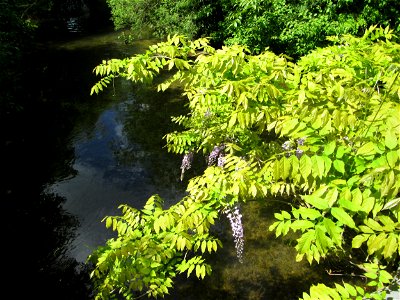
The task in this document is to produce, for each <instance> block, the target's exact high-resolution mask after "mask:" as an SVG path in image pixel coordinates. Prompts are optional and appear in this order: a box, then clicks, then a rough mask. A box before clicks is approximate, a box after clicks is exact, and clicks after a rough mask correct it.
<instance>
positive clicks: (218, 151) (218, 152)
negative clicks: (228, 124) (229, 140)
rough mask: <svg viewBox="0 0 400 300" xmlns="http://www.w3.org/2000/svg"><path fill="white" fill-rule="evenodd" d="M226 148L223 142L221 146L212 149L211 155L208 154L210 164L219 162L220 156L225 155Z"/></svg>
mask: <svg viewBox="0 0 400 300" xmlns="http://www.w3.org/2000/svg"><path fill="white" fill-rule="evenodd" d="M224 149H225V145H224V144H222V145H220V146H214V149H213V150H212V151H211V153H210V155H209V156H208V160H207V163H208V165H209V166H212V165H215V164H218V163H219V157H220V156H225V153H224ZM221 162H222V160H221Z"/></svg>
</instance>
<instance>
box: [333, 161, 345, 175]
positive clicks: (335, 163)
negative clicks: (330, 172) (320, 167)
mask: <svg viewBox="0 0 400 300" xmlns="http://www.w3.org/2000/svg"><path fill="white" fill-rule="evenodd" d="M333 167H334V168H335V169H336V171H338V172H340V173H342V174H344V172H345V170H344V162H343V161H341V160H337V159H335V160H334V161H333Z"/></svg>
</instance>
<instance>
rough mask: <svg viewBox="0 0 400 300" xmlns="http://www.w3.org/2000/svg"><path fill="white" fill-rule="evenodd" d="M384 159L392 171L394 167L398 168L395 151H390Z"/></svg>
mask: <svg viewBox="0 0 400 300" xmlns="http://www.w3.org/2000/svg"><path fill="white" fill-rule="evenodd" d="M386 159H387V161H388V164H389V167H390V168H392V169H394V168H395V167H396V166H398V165H397V164H396V163H397V161H398V159H399V157H398V155H397V151H390V152H388V153H387V154H386Z"/></svg>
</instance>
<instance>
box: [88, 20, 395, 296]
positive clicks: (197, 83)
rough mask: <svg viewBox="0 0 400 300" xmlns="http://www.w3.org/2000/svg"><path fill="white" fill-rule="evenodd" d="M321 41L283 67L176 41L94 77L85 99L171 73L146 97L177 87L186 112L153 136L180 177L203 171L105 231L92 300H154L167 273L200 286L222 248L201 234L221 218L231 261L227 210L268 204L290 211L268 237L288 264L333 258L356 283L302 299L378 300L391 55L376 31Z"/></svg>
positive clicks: (234, 219)
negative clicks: (345, 263) (176, 162)
mask: <svg viewBox="0 0 400 300" xmlns="http://www.w3.org/2000/svg"><path fill="white" fill-rule="evenodd" d="M329 41H330V42H331V43H332V44H333V45H331V46H326V47H323V48H317V49H315V50H314V51H312V52H311V53H309V54H307V55H305V56H302V57H301V58H300V59H299V60H298V61H297V62H296V63H295V62H293V61H292V60H291V59H289V58H288V57H287V56H285V55H276V54H274V53H273V52H270V51H262V52H261V53H260V54H257V55H255V54H252V53H251V51H249V50H248V49H247V47H245V46H239V45H232V46H224V47H222V48H221V49H215V48H213V47H211V46H210V45H209V41H208V40H207V39H206V38H201V39H197V40H194V41H191V40H188V39H186V38H184V37H182V36H178V35H175V36H172V37H169V38H168V39H167V40H166V41H165V42H160V43H158V44H156V45H153V46H151V47H150V48H149V49H148V50H147V51H146V52H145V53H144V54H139V55H135V56H132V57H128V58H125V59H111V60H107V61H103V63H102V64H100V65H98V66H97V67H96V68H95V73H96V74H97V75H99V76H101V77H102V78H101V79H100V81H99V82H98V83H97V84H95V85H94V86H93V88H92V93H98V92H100V91H101V90H102V89H103V88H104V87H105V86H107V85H108V84H109V83H110V82H111V81H113V80H115V79H116V78H117V77H122V78H124V79H126V80H130V81H133V82H151V81H152V80H153V79H154V78H155V77H156V76H157V75H159V74H160V73H162V72H168V71H169V72H172V74H171V76H170V77H169V78H168V79H166V80H164V81H162V82H161V83H160V84H158V90H159V91H160V92H162V91H165V90H166V89H168V88H169V87H170V86H171V84H172V83H179V85H180V86H181V88H182V95H183V96H184V97H185V98H186V99H187V105H188V108H189V113H188V114H186V115H182V116H178V117H173V118H172V120H173V121H174V122H176V123H178V124H180V125H181V126H182V130H181V131H176V132H171V133H169V134H167V135H166V136H165V140H166V142H167V147H168V150H169V151H171V152H173V153H177V154H181V155H183V160H182V166H181V169H182V173H183V175H184V172H185V171H186V170H187V169H188V168H190V166H191V161H192V158H193V156H196V155H200V156H205V157H206V158H207V161H208V166H207V168H206V169H205V170H204V172H203V174H202V175H200V176H196V177H193V178H191V179H190V180H189V183H188V186H187V195H186V196H185V197H184V198H183V199H182V200H181V201H179V202H178V203H176V204H175V205H172V206H170V207H169V208H164V207H163V199H161V198H160V197H159V196H158V195H154V196H153V197H151V198H150V199H149V200H148V202H147V203H146V205H145V206H144V208H142V209H139V208H133V207H129V206H127V205H123V206H121V207H120V208H121V211H122V214H121V215H120V216H108V217H106V218H105V219H104V221H105V223H106V226H107V227H108V228H112V229H113V230H114V231H116V233H117V237H116V238H113V239H110V240H109V241H108V242H107V244H106V245H105V246H102V247H99V248H98V249H97V250H96V251H95V252H94V253H93V254H92V255H91V256H90V261H91V262H92V263H93V264H94V266H95V268H94V270H93V272H92V274H91V276H92V278H93V280H94V282H95V284H96V288H97V290H96V291H97V298H98V299H108V298H112V297H114V296H117V295H123V296H124V297H125V298H126V299H134V298H135V297H137V296H139V295H141V294H143V293H144V294H147V295H148V296H149V297H152V296H153V297H157V296H163V295H165V294H167V293H168V291H169V290H170V289H171V288H172V286H173V280H174V278H175V277H176V276H177V275H178V274H181V273H186V274H187V276H190V275H191V274H194V275H195V276H197V277H198V278H204V277H205V276H206V275H207V274H210V272H211V271H212V266H211V265H210V264H208V263H207V260H206V253H212V252H214V251H217V250H218V248H219V247H221V241H220V240H219V239H218V238H216V237H215V236H213V235H212V234H211V232H210V228H211V227H212V226H213V224H214V222H215V220H216V219H217V218H218V217H219V216H220V215H222V214H225V215H227V216H228V217H229V218H230V220H231V224H232V229H233V230H234V233H235V239H236V240H235V241H236V246H237V254H238V258H239V259H242V258H243V257H242V254H243V253H242V248H241V247H242V242H243V241H242V239H243V235H242V232H241V231H240V226H241V223H240V215H239V214H238V212H237V205H238V203H245V202H247V201H250V200H255V201H262V202H263V201H271V200H272V199H274V198H275V197H283V198H284V199H285V201H286V202H287V203H288V204H289V207H290V209H287V210H282V211H277V212H275V218H276V222H275V223H274V224H273V225H271V227H270V228H269V230H271V231H274V232H275V233H276V236H277V237H279V236H284V235H286V234H287V233H288V232H289V231H295V232H298V234H299V237H298V239H297V241H296V245H295V249H296V251H297V257H296V260H297V261H301V260H303V259H306V260H307V261H308V262H309V263H310V264H313V263H320V262H321V261H323V260H324V259H326V258H327V257H329V256H330V255H335V254H341V255H344V256H345V257H347V258H348V260H349V261H351V262H352V263H353V264H354V265H356V266H357V267H358V268H359V273H360V275H362V276H364V277H365V278H366V279H367V280H368V283H367V284H366V285H363V286H357V285H354V284H350V283H347V282H343V283H339V282H336V283H334V284H333V283H332V285H331V286H327V285H324V284H315V285H312V286H311V287H310V290H309V291H308V292H304V293H303V296H302V299H361V298H363V297H364V298H368V297H372V298H374V299H384V297H385V292H384V290H385V287H386V286H387V285H388V284H389V283H391V282H392V280H393V278H394V277H395V275H396V271H397V272H399V271H398V269H397V268H398V265H399V254H400V246H399V245H400V198H399V188H400V169H399V161H400V130H399V128H400V76H399V74H400V44H398V43H397V42H396V37H395V36H394V35H393V31H392V30H391V29H390V28H389V27H386V28H382V27H376V26H374V27H371V28H369V29H368V30H367V31H366V32H365V33H364V35H363V36H361V37H355V36H353V35H342V36H332V37H330V38H329ZM397 276H398V275H397Z"/></svg>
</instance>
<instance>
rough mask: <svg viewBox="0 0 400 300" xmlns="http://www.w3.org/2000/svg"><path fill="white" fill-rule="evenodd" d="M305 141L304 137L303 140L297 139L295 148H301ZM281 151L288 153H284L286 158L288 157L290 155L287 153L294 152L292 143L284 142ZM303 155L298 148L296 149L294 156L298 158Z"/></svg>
mask: <svg viewBox="0 0 400 300" xmlns="http://www.w3.org/2000/svg"><path fill="white" fill-rule="evenodd" d="M305 140H306V138H305V137H304V138H300V139H297V140H296V143H297V146H303V145H304V142H305ZM282 149H283V150H284V151H287V152H288V153H286V156H287V157H290V156H291V155H292V154H291V153H289V151H292V150H294V148H293V143H292V142H291V141H286V142H284V143H283V144H282ZM303 153H304V151H303V150H301V149H299V148H298V147H297V148H296V151H295V155H296V156H297V158H300V157H301V156H302V155H303Z"/></svg>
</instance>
